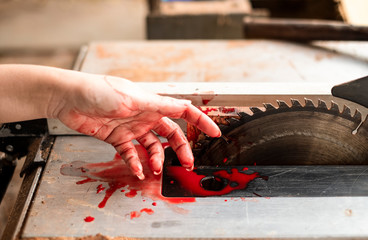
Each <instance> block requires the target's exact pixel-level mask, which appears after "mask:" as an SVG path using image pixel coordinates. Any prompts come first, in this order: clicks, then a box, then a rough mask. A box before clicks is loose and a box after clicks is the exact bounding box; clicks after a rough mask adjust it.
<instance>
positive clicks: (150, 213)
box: [141, 208, 154, 215]
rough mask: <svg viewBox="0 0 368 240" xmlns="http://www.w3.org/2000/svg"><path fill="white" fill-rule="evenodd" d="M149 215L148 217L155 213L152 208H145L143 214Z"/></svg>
mask: <svg viewBox="0 0 368 240" xmlns="http://www.w3.org/2000/svg"><path fill="white" fill-rule="evenodd" d="M143 212H145V213H147V214H148V215H152V214H153V213H154V211H153V210H152V209H151V208H143V209H141V213H143Z"/></svg>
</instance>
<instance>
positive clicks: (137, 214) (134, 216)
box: [130, 211, 141, 219]
mask: <svg viewBox="0 0 368 240" xmlns="http://www.w3.org/2000/svg"><path fill="white" fill-rule="evenodd" d="M140 216H141V213H140V212H137V211H133V212H130V219H133V218H138V217H140Z"/></svg>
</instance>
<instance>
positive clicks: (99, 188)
mask: <svg viewBox="0 0 368 240" xmlns="http://www.w3.org/2000/svg"><path fill="white" fill-rule="evenodd" d="M103 190H105V188H104V187H102V184H100V185H98V186H97V193H100V192H102V191H103Z"/></svg>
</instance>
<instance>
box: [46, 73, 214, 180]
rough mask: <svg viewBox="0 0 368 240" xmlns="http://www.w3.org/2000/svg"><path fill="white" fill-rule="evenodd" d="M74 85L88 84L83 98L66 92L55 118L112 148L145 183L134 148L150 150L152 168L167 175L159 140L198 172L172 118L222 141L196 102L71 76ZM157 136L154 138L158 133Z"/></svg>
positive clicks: (122, 83)
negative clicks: (189, 124)
mask: <svg viewBox="0 0 368 240" xmlns="http://www.w3.org/2000/svg"><path fill="white" fill-rule="evenodd" d="M67 75H68V76H67V77H68V78H69V79H74V80H75V81H77V82H78V81H79V82H80V83H82V87H81V88H79V92H78V94H75V93H73V92H72V91H71V92H69V91H65V93H64V96H62V98H61V99H63V100H62V102H59V103H58V105H57V106H54V105H52V104H51V106H50V107H49V110H48V111H49V112H52V115H53V116H56V117H57V118H59V119H60V120H61V121H62V122H63V123H64V124H65V125H66V126H68V127H70V128H71V129H74V130H76V131H78V132H81V133H83V134H86V135H90V136H94V137H96V138H98V139H100V140H103V141H105V142H107V143H110V144H112V145H113V146H114V147H115V149H116V150H117V152H118V153H119V154H120V155H121V157H122V158H123V159H124V160H125V162H126V163H127V164H128V166H129V167H130V169H131V171H132V173H133V174H135V175H136V176H137V177H138V178H139V179H141V180H142V179H144V175H143V169H142V164H141V162H140V160H139V158H138V155H137V152H136V150H135V147H134V145H133V143H132V140H133V139H136V140H137V141H138V142H139V143H140V144H141V145H142V146H143V147H145V148H146V149H147V152H148V154H149V157H150V162H149V165H150V168H151V170H152V171H153V173H154V174H156V175H158V174H160V173H161V171H162V164H163V160H164V150H163V148H162V145H161V143H160V141H159V139H158V137H157V136H156V135H155V134H154V132H156V133H157V134H159V135H161V136H162V137H165V138H167V139H168V142H169V144H170V145H171V147H172V148H173V150H174V151H175V152H176V153H177V156H178V158H179V160H180V162H181V164H182V165H183V166H184V167H186V168H187V169H188V170H192V169H193V163H194V159H193V154H192V150H191V148H190V146H189V143H188V141H187V139H186V137H185V136H184V134H183V132H182V131H181V129H180V127H179V126H178V125H177V124H176V123H174V122H173V121H171V120H170V119H169V118H168V117H170V118H175V119H178V118H182V119H184V120H186V121H187V122H189V123H191V124H193V125H195V126H197V127H198V128H199V129H201V130H202V131H203V132H205V133H206V134H208V135H209V136H211V137H219V136H221V132H220V130H219V128H218V126H217V125H216V124H215V123H214V122H213V121H212V120H211V119H210V118H209V117H208V116H206V115H205V114H204V113H202V112H201V111H200V110H199V109H197V108H196V107H194V106H193V105H192V104H191V103H190V101H187V100H178V99H174V98H169V97H162V96H159V95H156V94H153V93H150V92H147V91H145V90H143V89H141V88H139V87H138V86H137V85H136V84H134V83H132V82H130V81H128V80H125V79H122V78H117V77H111V76H100V75H92V74H86V73H78V72H71V71H69V73H68V74H67ZM153 131H154V132H153Z"/></svg>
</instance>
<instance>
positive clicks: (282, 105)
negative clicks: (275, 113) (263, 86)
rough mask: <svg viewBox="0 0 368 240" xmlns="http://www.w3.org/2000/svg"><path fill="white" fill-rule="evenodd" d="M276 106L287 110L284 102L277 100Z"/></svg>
mask: <svg viewBox="0 0 368 240" xmlns="http://www.w3.org/2000/svg"><path fill="white" fill-rule="evenodd" d="M277 104H278V105H279V109H283V108H289V105H287V104H286V102H284V101H281V100H277Z"/></svg>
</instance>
